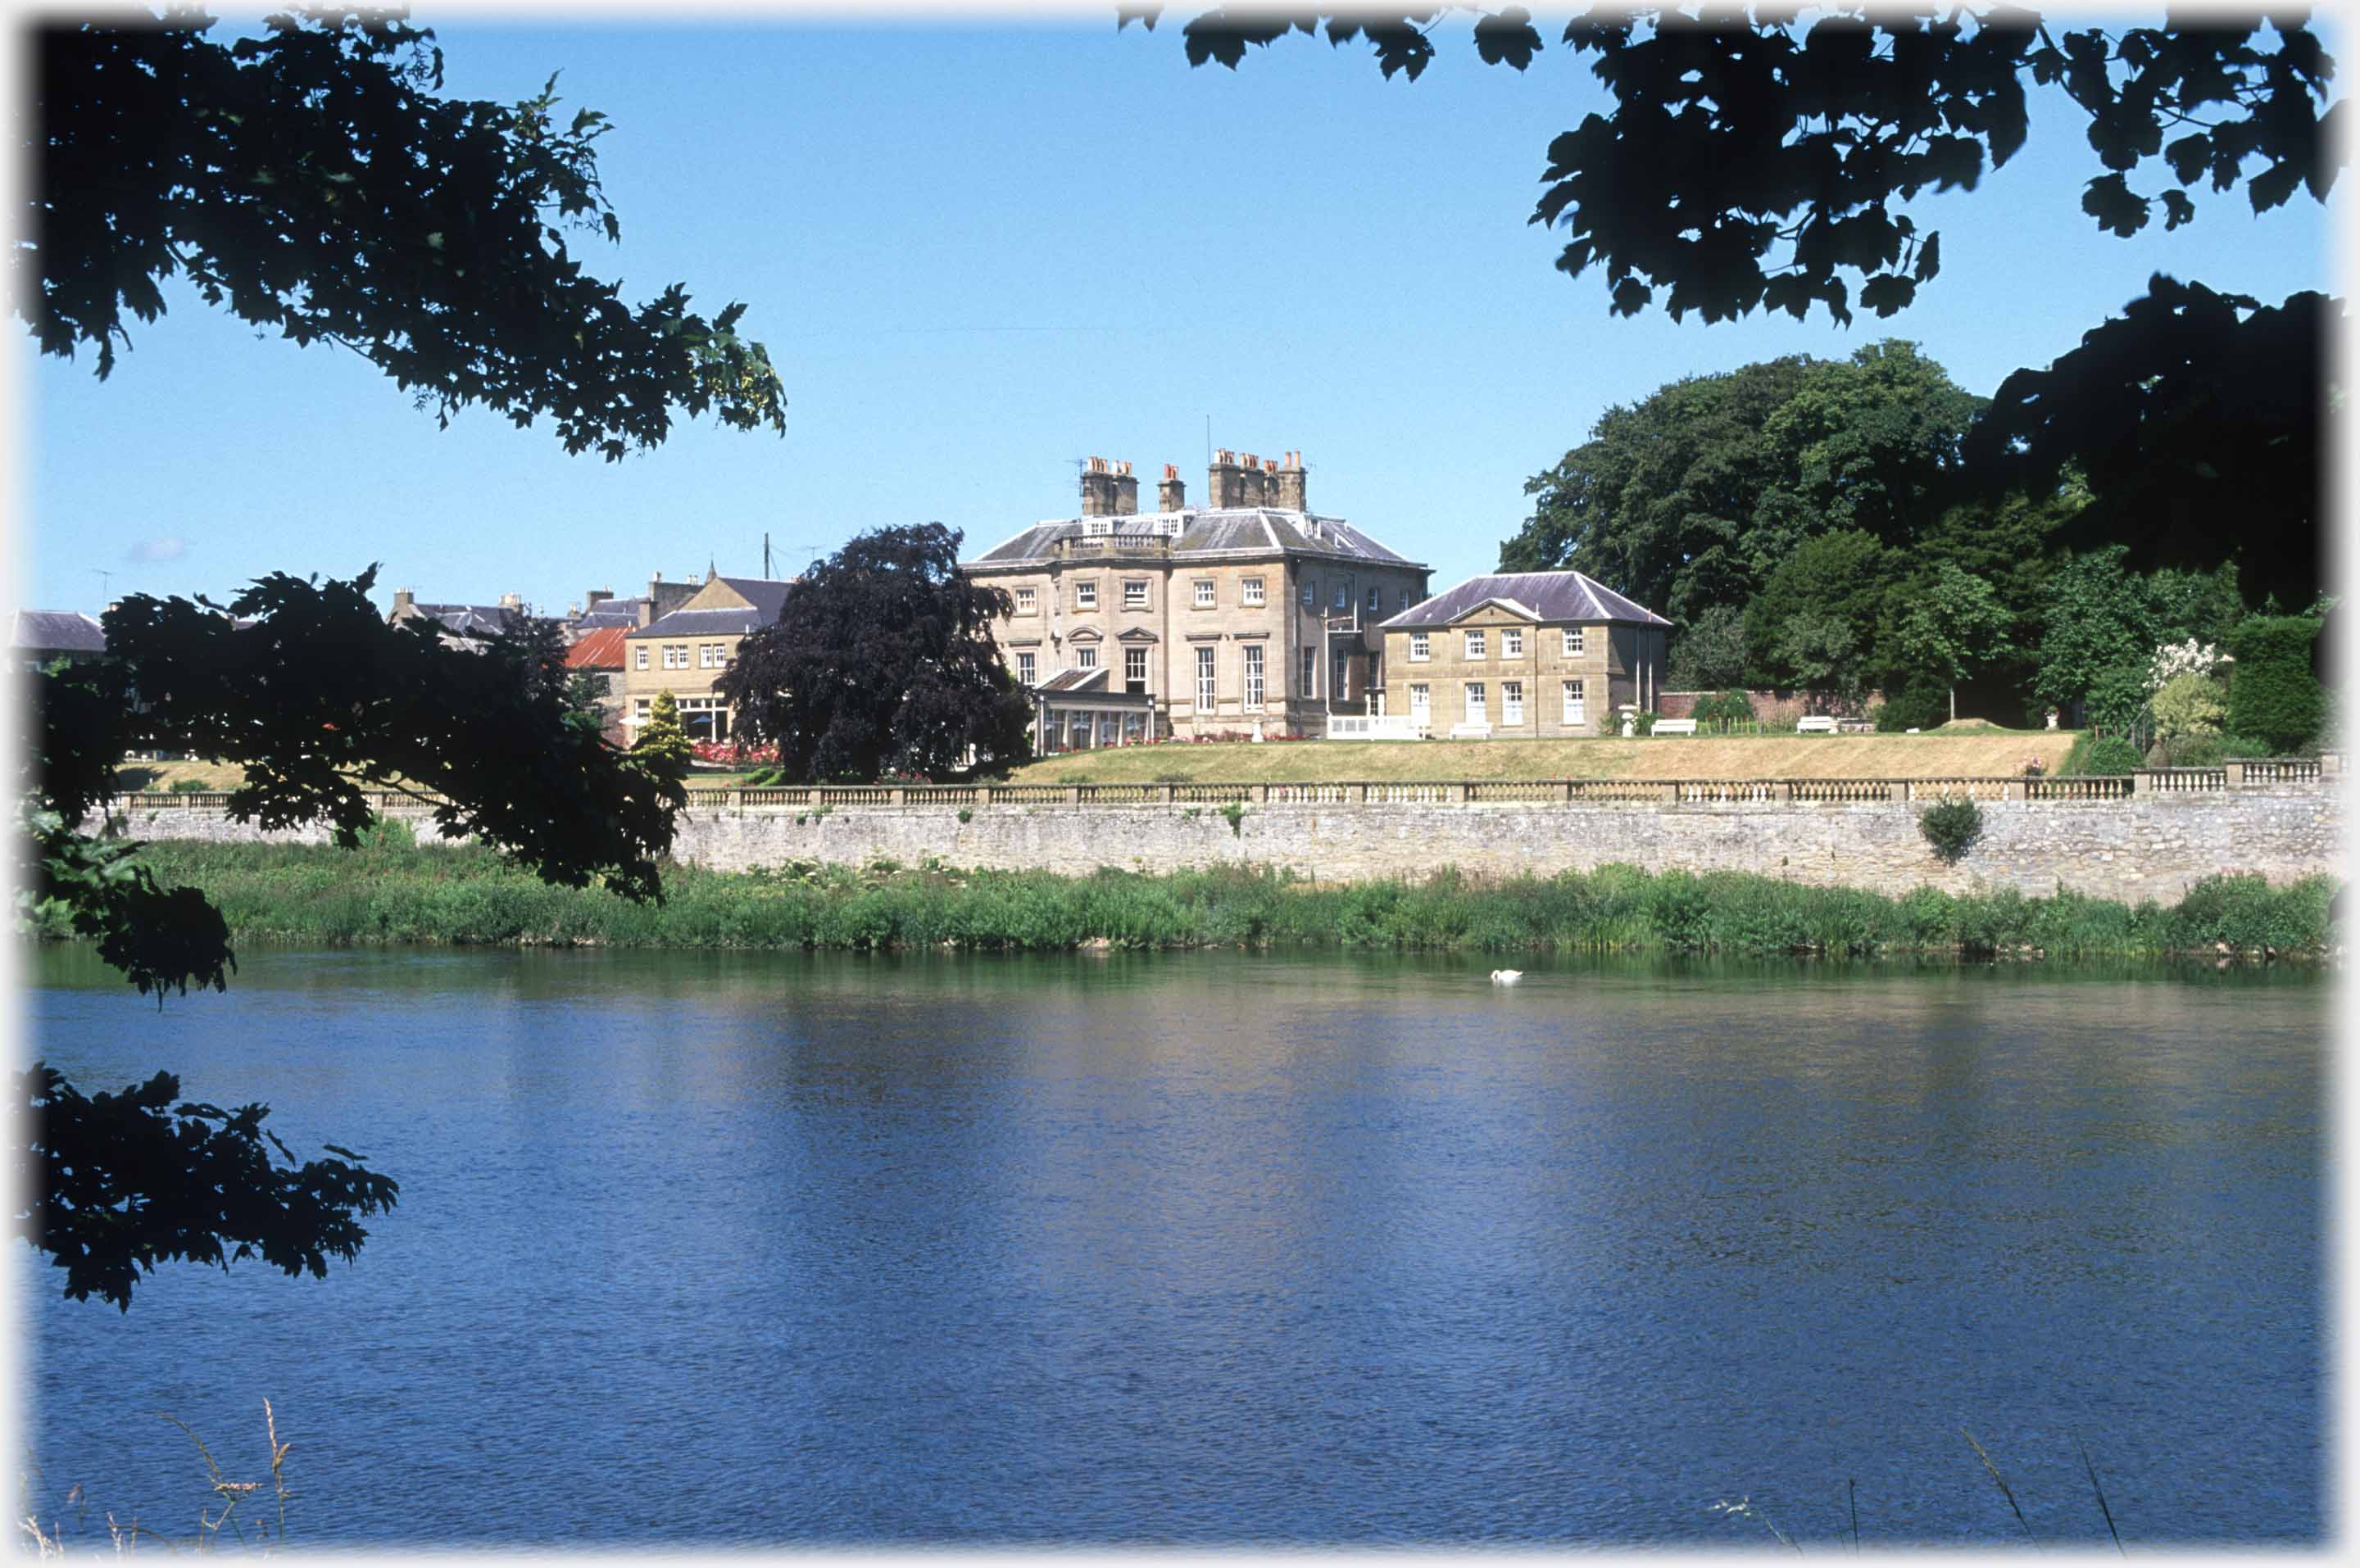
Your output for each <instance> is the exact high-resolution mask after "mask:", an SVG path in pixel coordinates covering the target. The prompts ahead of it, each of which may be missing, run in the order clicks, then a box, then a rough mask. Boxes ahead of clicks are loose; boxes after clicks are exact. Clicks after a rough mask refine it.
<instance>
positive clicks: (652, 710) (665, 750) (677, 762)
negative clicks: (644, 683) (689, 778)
mask: <svg viewBox="0 0 2360 1568" xmlns="http://www.w3.org/2000/svg"><path fill="white" fill-rule="evenodd" d="M631 755H633V756H634V757H641V758H644V759H645V760H646V761H647V763H648V765H649V766H650V767H651V768H661V770H662V771H663V773H664V775H665V777H667V778H672V779H678V778H682V777H683V776H685V775H686V773H687V772H688V762H689V758H690V757H694V755H695V748H694V746H692V745H691V744H690V742H689V738H688V732H687V731H686V730H683V729H682V728H681V727H680V702H679V701H678V700H677V699H676V698H674V697H673V696H672V693H671V692H669V691H659V692H657V693H656V699H655V701H654V702H650V704H648V722H647V723H646V724H642V725H640V726H639V738H638V739H637V740H635V741H633V742H632V743H631Z"/></svg>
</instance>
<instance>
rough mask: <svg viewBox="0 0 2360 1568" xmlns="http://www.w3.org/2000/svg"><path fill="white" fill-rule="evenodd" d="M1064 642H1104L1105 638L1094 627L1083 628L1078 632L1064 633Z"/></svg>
mask: <svg viewBox="0 0 2360 1568" xmlns="http://www.w3.org/2000/svg"><path fill="white" fill-rule="evenodd" d="M1065 640H1066V641H1067V642H1104V641H1105V640H1106V637H1105V636H1104V634H1102V633H1101V632H1100V631H1099V630H1098V628H1097V627H1096V626H1084V627H1082V628H1081V629H1080V630H1079V631H1074V632H1068V633H1066V634H1065Z"/></svg>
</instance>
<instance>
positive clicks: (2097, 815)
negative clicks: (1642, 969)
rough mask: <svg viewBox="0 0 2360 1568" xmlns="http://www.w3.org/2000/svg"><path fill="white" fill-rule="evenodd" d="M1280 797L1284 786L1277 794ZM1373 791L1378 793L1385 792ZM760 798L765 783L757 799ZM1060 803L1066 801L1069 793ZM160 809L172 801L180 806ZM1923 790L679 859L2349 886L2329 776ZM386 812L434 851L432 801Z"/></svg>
mask: <svg viewBox="0 0 2360 1568" xmlns="http://www.w3.org/2000/svg"><path fill="white" fill-rule="evenodd" d="M1271 788H1273V789H1276V788H1278V787H1277V786H1272V787H1271ZM1370 788H1371V789H1375V788H1377V787H1376V786H1370ZM749 793H751V792H750V791H749ZM1058 793H1060V794H1061V795H1062V794H1063V793H1064V792H1063V791H1059V792H1058ZM164 799H165V800H169V799H172V798H171V797H166V798H164ZM1921 805H1922V802H1916V803H1913V802H1910V801H1907V800H1885V801H1872V802H1851V803H1835V804H1804V803H1800V802H1792V803H1789V802H1781V801H1771V802H1760V801H1754V802H1744V803H1698V804H1685V803H1682V804H1671V803H1661V804H1649V803H1640V802H1629V803H1622V804H1615V803H1606V802H1601V803H1595V804H1591V803H1581V802H1577V803H1574V804H1569V805H1568V804H1500V805H1477V804H1380V803H1377V802H1375V801H1373V800H1371V801H1367V802H1364V803H1334V804H1317V805H1311V804H1301V805H1297V804H1279V803H1269V802H1256V803H1252V804H1248V805H1245V806H1242V807H1241V808H1240V810H1239V812H1238V818H1237V822H1236V823H1235V825H1234V826H1232V824H1231V823H1230V822H1229V818H1228V817H1227V816H1225V815H1224V814H1223V813H1222V812H1221V811H1218V810H1215V809H1208V808H1204V807H1196V806H1173V805H1161V804H1157V805H1067V804H1054V803H1052V804H1041V805H978V806H974V807H964V806H952V805H923V806H921V805H910V806H901V807H895V806H890V805H889V806H880V807H871V806H847V805H832V806H830V807H829V809H828V810H827V811H825V812H818V811H813V810H812V809H811V808H810V807H808V806H801V805H794V806H748V807H744V808H740V809H734V810H733V809H731V808H729V807H727V806H726V805H724V806H716V805H713V804H710V803H705V802H700V803H699V804H697V805H695V806H693V807H692V808H691V809H690V810H689V811H686V812H684V813H683V815H682V817H681V819H680V833H679V837H678V840H677V841H676V843H675V844H674V846H673V854H674V855H675V856H676V857H677V858H678V859H680V860H682V861H683V862H686V863H690V864H694V865H698V866H706V867H709V868H711V869H714V870H721V871H741V870H746V869H748V868H750V867H753V866H782V865H786V864H788V863H789V862H806V863H808V862H818V863H821V864H825V865H836V866H867V865H868V864H869V863H870V862H871V861H874V860H876V859H879V858H880V857H882V858H889V859H892V860H895V861H898V862H900V863H901V864H902V865H904V866H916V865H921V864H923V863H924V862H925V861H927V860H929V859H932V858H939V859H941V860H942V861H944V862H945V863H946V864H948V865H951V866H976V867H985V866H989V867H1002V868H1012V869H1035V868H1037V869H1045V870H1054V871H1063V872H1068V873H1087V872H1088V871H1091V870H1093V869H1094V868H1096V867H1098V866H1120V867H1122V868H1125V869H1130V870H1139V871H1150V872H1168V871H1175V870H1179V869H1183V868H1185V867H1191V866H1218V865H1244V866H1270V867H1284V868H1286V869H1289V870H1293V871H1295V872H1298V873H1301V874H1302V875H1305V876H1306V877H1317V879H1318V880H1320V881H1323V882H1325V881H1343V882H1349V881H1360V880H1365V879H1368V878H1371V877H1404V878H1407V879H1410V880H1413V881H1414V880H1418V879H1421V878H1423V877H1429V876H1431V875H1433V874H1434V873H1435V872H1437V871H1438V870H1440V869H1442V868H1444V867H1446V866H1455V867H1457V868H1459V870H1462V871H1466V872H1470V873H1476V874H1482V875H1491V876H1502V877H1505V876H1513V875H1517V874H1520V873H1530V874H1532V875H1535V876H1542V877H1546V876H1551V875H1554V874H1556V873H1557V872H1560V871H1589V870H1594V869H1596V868H1597V867H1598V866H1604V865H1608V864H1612V863H1620V864H1623V865H1630V866H1641V867H1643V868H1644V869H1646V870H1649V871H1657V872H1661V871H1669V870H1674V869H1679V870H1686V871H1699V872H1702V871H1747V872H1753V873H1755V874H1757V875H1760V876H1765V877H1779V878H1782V879H1784V880H1787V881H1793V882H1802V883H1809V884H1813V885H1817V886H1820V887H1864V888H1868V889H1870V890H1872V891H1874V892H1879V893H1884V894H1887V895H1894V896H1897V895H1900V894H1904V893H1907V892H1908V891H1909V890H1910V889H1911V888H1913V887H1939V888H1941V889H1943V890H1944V891H1946V892H1952V893H1963V892H1970V891H1974V890H1977V889H1989V888H2000V887H2013V888H2016V890H2017V891H2019V892H2022V893H2024V894H2027V896H2040V897H2046V896H2048V895H2049V894H2053V893H2055V892H2056V891H2057V890H2058V889H2059V888H2060V887H2070V888H2071V889H2073V890H2074V891H2076V892H2079V893H2085V894H2088V895H2090V896H2092V897H2094V898H2118V899H2123V900H2126V901H2134V902H2135V901H2136V900H2138V899H2142V898H2154V899H2157V900H2158V901H2160V902H2165V903H2170V902H2174V901H2176V900H2178V899H2179V898H2181V897H2183V896H2184V895H2185V894H2186V893H2187V891H2188V889H2189V887H2191V885H2193V884H2194V883H2195V882H2196V881H2198V880H2199V879H2200V878H2202V877H2212V876H2217V875H2222V874H2224V873H2258V874H2259V875H2261V876H2263V877H2267V878H2268V879H2269V880H2270V881H2272V882H2274V883H2287V882H2292V881H2294V880H2296V879H2298V878H2300V877H2312V876H2340V875H2342V873H2343V869H2344V857H2343V854H2342V848H2341V844H2340V842H2339V841H2340V830H2341V824H2342V821H2343V806H2344V788H2343V785H2342V783H2341V781H2340V780H2337V781H2330V782H2326V783H2322V784H2313V785H2294V786H2277V787H2268V788H2244V789H2213V790H2206V791H2191V792H2187V793H2171V792H2162V793H2146V792H2141V793H2139V794H2137V795H2136V796H2133V797H2130V798H2128V799H2119V800H1999V801H1994V802H1992V803H1989V804H1986V805H1985V806H1983V834H1982V836H1981V837H1980V838H1979V839H1978V840H1977V841H1976V842H1975V844H1974V845H1973V847H1972V849H1970V850H1969V851H1968V853H1967V855H1966V856H1965V858H1963V859H1962V860H1961V861H1960V862H1959V863H1958V864H1957V865H1955V866H1952V865H1946V864H1944V863H1943V862H1942V861H1940V860H1939V859H1937V858H1936V857H1935V855H1934V854H1933V852H1932V850H1931V849H1929V848H1928V845H1927V844H1926V840H1925V837H1924V835H1923V834H1922V833H1919V832H1918V828H1917V816H1918V811H1919V810H1920V808H1921ZM385 814H386V815H387V816H388V817H390V818H396V819H399V820H402V821H406V822H412V823H414V824H416V825H417V827H418V832H419V842H420V843H421V844H432V843H435V842H437V841H436V839H435V837H434V833H433V830H432V823H431V820H430V819H431V811H429V809H428V808H425V807H422V806H410V805H402V804H393V803H388V805H387V806H386V807H385ZM109 827H110V831H114V832H119V833H126V834H128V835H129V836H131V837H133V838H142V839H149V838H155V839H162V838H194V839H209V840H213V841H217V842H224V843H251V842H256V841H258V840H263V839H274V840H278V841H280V842H295V843H312V844H318V843H323V842H325V840H326V837H327V829H326V828H324V827H322V826H320V825H317V824H314V825H311V826H309V827H305V828H300V829H296V830H294V831H292V832H290V833H264V832H263V831H262V830H261V829H260V828H258V827H257V826H256V825H255V824H254V823H251V822H232V821H230V820H229V817H228V813H227V812H226V811H224V809H223V808H222V807H220V806H218V805H210V804H209V805H205V806H189V805H185V804H180V803H174V804H169V805H167V804H165V803H164V800H155V801H153V803H147V802H144V801H141V800H137V799H136V798H135V799H134V800H127V801H125V802H121V803H118V805H117V807H116V808H115V811H114V812H113V814H112V815H111V817H110V822H109Z"/></svg>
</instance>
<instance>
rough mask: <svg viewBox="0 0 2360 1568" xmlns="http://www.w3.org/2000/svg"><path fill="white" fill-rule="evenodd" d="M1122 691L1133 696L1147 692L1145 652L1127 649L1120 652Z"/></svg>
mask: <svg viewBox="0 0 2360 1568" xmlns="http://www.w3.org/2000/svg"><path fill="white" fill-rule="evenodd" d="M1122 689H1123V690H1124V691H1128V692H1130V693H1131V694H1132V695H1133V696H1144V695H1145V694H1146V691H1147V650H1146V649H1145V648H1124V649H1123V650H1122Z"/></svg>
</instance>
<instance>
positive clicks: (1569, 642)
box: [1565, 626, 1581, 659]
mask: <svg viewBox="0 0 2360 1568" xmlns="http://www.w3.org/2000/svg"><path fill="white" fill-rule="evenodd" d="M1565 656H1566V657H1567V658H1568V659H1579V658H1580V657H1581V628H1580V627H1579V626H1568V627H1566V628H1565Z"/></svg>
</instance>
